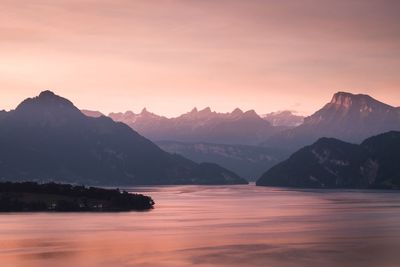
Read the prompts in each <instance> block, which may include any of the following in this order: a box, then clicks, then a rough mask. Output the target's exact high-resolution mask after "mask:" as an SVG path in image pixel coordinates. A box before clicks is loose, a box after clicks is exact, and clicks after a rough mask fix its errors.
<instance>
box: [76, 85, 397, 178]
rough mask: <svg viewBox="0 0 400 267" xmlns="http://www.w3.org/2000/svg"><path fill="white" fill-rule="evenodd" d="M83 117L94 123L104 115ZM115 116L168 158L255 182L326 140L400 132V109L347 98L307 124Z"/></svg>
mask: <svg viewBox="0 0 400 267" xmlns="http://www.w3.org/2000/svg"><path fill="white" fill-rule="evenodd" d="M82 112H83V113H85V114H86V115H88V116H92V117H99V116H101V115H103V114H101V113H100V112H96V111H89V110H83V111H82ZM109 116H110V117H111V118H112V119H113V120H115V121H120V122H124V123H126V124H128V125H129V126H130V127H131V128H132V129H134V130H136V131H138V132H139V133H140V134H142V135H143V136H145V137H146V138H149V139H151V140H153V141H154V142H156V143H157V144H158V145H160V146H161V147H162V149H164V150H166V151H168V152H172V153H178V154H181V155H184V156H185V157H187V158H189V159H191V160H193V161H196V162H202V161H205V162H214V163H218V164H220V165H221V166H223V167H226V168H229V169H232V170H234V171H236V172H237V173H239V174H240V175H242V176H244V177H246V178H249V179H252V178H253V177H257V176H259V175H260V174H261V173H262V172H264V171H265V170H268V169H269V168H270V167H271V166H272V165H273V164H275V163H276V162H277V161H279V160H282V159H284V158H286V157H288V156H289V155H290V153H293V152H294V151H296V150H297V149H299V148H301V147H303V146H305V145H308V144H311V143H313V142H315V141H316V140H318V139H319V138H321V137H333V138H339V139H341V140H344V141H348V142H354V143H359V142H361V141H362V140H363V139H365V138H367V137H369V136H372V135H376V134H379V133H383V132H386V131H390V130H400V108H398V107H397V108H396V107H392V106H390V105H387V104H384V103H382V102H379V101H377V100H375V99H373V98H372V97H370V96H368V95H362V94H359V95H355V94H351V93H346V92H338V93H336V94H334V96H333V97H332V100H331V101H330V102H329V103H327V104H326V105H325V106H324V107H322V108H321V109H320V110H318V111H317V112H315V113H314V114H312V115H311V116H309V117H306V118H304V117H302V116H298V115H295V114H294V113H293V112H291V111H287V110H286V111H279V112H272V113H269V114H265V115H261V116H260V115H258V114H256V113H255V112H254V111H253V110H250V111H247V112H243V111H242V110H240V109H235V110H234V111H232V112H230V113H217V112H213V111H211V109H210V108H205V109H203V110H197V109H196V108H194V109H193V110H192V111H191V112H188V113H186V114H183V115H181V116H178V117H176V118H166V117H163V116H159V115H156V114H154V113H151V112H149V111H147V110H146V109H143V110H142V112H140V113H139V114H135V113H133V112H131V111H127V112H125V113H111V114H109ZM164 141H168V142H164ZM260 146H262V147H265V148H266V150H262V149H260V148H259V147H260ZM263 167H264V169H263Z"/></svg>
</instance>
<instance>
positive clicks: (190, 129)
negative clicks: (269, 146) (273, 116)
mask: <svg viewBox="0 0 400 267" xmlns="http://www.w3.org/2000/svg"><path fill="white" fill-rule="evenodd" d="M109 117H111V118H112V119H113V120H115V121H120V122H124V123H126V124H127V125H129V126H130V127H131V128H132V129H134V130H136V131H138V132H139V133H140V134H141V135H143V136H146V137H147V138H149V139H150V140H152V141H166V140H169V141H171V140H173V141H179V142H189V143H197V142H206V143H216V144H245V145H255V144H259V143H260V142H262V141H264V140H265V139H266V138H267V137H269V136H272V135H273V134H275V133H278V132H279V131H282V130H283V128H282V127H274V126H272V125H271V123H269V122H268V121H266V120H263V119H262V118H261V117H260V116H259V115H257V113H256V112H255V111H254V110H249V111H246V112H243V111H242V110H240V109H235V110H233V111H232V112H231V113H217V112H213V111H211V109H210V108H205V109H203V110H197V109H196V108H194V109H193V110H192V111H190V112H188V113H185V114H183V115H181V116H179V117H176V118H166V117H162V116H158V115H156V114H153V113H151V112H148V111H147V110H146V109H143V111H142V112H141V113H139V114H135V113H133V112H131V111H127V112H125V113H111V114H109Z"/></svg>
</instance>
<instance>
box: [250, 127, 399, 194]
mask: <svg viewBox="0 0 400 267" xmlns="http://www.w3.org/2000/svg"><path fill="white" fill-rule="evenodd" d="M399 163H400V132H396V131H391V132H387V133H384V134H380V135H377V136H374V137H371V138H368V139H366V140H365V141H364V142H362V143H361V144H360V145H356V144H350V143H347V142H343V141H340V140H338V139H334V138H321V139H319V140H318V141H317V142H315V143H314V144H312V145H310V146H306V147H304V148H302V149H300V150H299V151H297V152H296V153H294V154H293V155H292V156H291V157H290V158H289V159H287V160H285V161H283V162H281V163H279V164H277V165H276V166H274V167H272V168H271V169H269V170H268V171H267V172H266V173H265V174H263V175H262V177H261V178H260V179H259V180H258V181H257V185H263V186H284V187H312V188H388V189H399V188H400V164H399Z"/></svg>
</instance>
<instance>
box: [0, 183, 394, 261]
mask: <svg viewBox="0 0 400 267" xmlns="http://www.w3.org/2000/svg"><path fill="white" fill-rule="evenodd" d="M134 191H136V192H137V191H140V192H141V193H145V194H149V195H151V196H152V197H153V198H154V200H155V201H156V207H155V209H154V210H152V211H150V212H128V213H37V214H31V213H25V214H24V213H22V214H16V213H8V214H2V215H1V216H0V266H2V267H14V266H22V267H23V266H30V267H32V266H38V267H39V266H40V267H47V266H61V267H64V266H74V267H84V266H85V267H86V266H154V267H156V266H157V267H163V266H313V265H314V266H398V263H399V262H400V256H399V254H398V252H397V248H398V247H399V245H400V212H399V211H400V204H399V203H400V195H399V194H398V193H397V192H394V191H356V190H353V191H334V190H327V191H322V190H286V189H280V188H263V187H261V188H260V187H255V186H253V185H248V186H217V187H209V186H171V187H146V188H144V187H141V188H135V189H134Z"/></svg>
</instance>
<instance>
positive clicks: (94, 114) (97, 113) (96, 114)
mask: <svg viewBox="0 0 400 267" xmlns="http://www.w3.org/2000/svg"><path fill="white" fill-rule="evenodd" d="M81 112H82V113H83V114H85V115H86V116H88V117H93V118H98V117H101V116H104V114H103V113H101V112H100V111H96V110H87V109H81Z"/></svg>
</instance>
